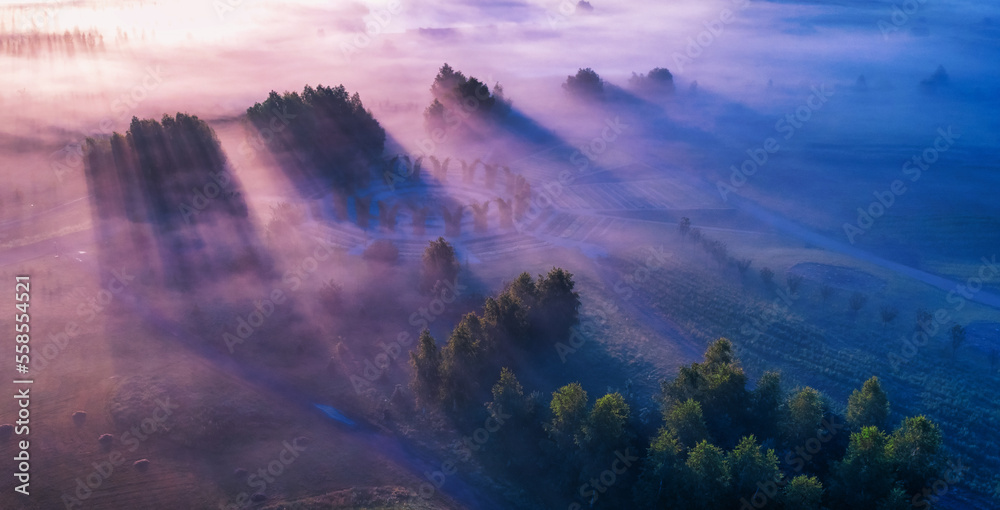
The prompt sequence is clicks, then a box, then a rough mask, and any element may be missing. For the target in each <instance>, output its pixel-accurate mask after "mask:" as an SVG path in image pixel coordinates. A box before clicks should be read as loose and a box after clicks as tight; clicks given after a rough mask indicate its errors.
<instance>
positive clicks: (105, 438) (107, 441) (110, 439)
mask: <svg viewBox="0 0 1000 510" xmlns="http://www.w3.org/2000/svg"><path fill="white" fill-rule="evenodd" d="M97 442H98V443H101V446H104V447H108V448H110V447H111V443H114V442H115V436H112V435H111V434H101V437H99V438H97Z"/></svg>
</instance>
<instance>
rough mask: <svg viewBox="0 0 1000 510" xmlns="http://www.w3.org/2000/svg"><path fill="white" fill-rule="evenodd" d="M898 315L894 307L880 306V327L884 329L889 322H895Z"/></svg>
mask: <svg viewBox="0 0 1000 510" xmlns="http://www.w3.org/2000/svg"><path fill="white" fill-rule="evenodd" d="M898 315H899V310H898V309H896V307H895V306H891V305H882V308H880V309H879V316H881V317H882V327H883V328H885V327H886V326H888V325H889V323H890V322H892V321H894V320H896V317H897V316H898Z"/></svg>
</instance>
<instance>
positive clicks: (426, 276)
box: [420, 237, 461, 292]
mask: <svg viewBox="0 0 1000 510" xmlns="http://www.w3.org/2000/svg"><path fill="white" fill-rule="evenodd" d="M460 268H461V265H460V264H459V263H458V257H457V256H456V255H455V248H454V247H452V245H451V244H450V243H449V242H448V241H445V240H444V238H443V237H439V238H437V240H435V241H431V242H430V243H428V245H427V248H426V249H424V255H423V265H422V266H421V272H420V288H421V290H423V291H424V292H432V291H435V290H437V287H438V285H439V283H438V282H447V283H449V284H454V283H455V282H456V281H457V280H458V271H459V269H460Z"/></svg>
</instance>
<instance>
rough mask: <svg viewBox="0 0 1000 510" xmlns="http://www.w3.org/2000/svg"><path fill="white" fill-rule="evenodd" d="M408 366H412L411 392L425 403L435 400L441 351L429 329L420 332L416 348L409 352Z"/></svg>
mask: <svg viewBox="0 0 1000 510" xmlns="http://www.w3.org/2000/svg"><path fill="white" fill-rule="evenodd" d="M410 366H412V367H413V381H412V382H411V388H413V393H414V394H416V395H417V398H418V399H420V400H422V401H423V402H425V403H426V402H435V401H437V399H438V398H439V397H440V394H441V393H440V392H441V353H440V352H439V351H438V348H437V345H436V344H435V342H434V337H432V336H431V333H430V331H428V330H426V329H425V330H423V331H421V332H420V339H419V340H418V341H417V348H416V349H415V350H413V351H412V352H410Z"/></svg>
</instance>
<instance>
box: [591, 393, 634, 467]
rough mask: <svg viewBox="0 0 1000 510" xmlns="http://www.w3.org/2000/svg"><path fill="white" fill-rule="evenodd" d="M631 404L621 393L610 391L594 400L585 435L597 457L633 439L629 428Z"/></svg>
mask: <svg viewBox="0 0 1000 510" xmlns="http://www.w3.org/2000/svg"><path fill="white" fill-rule="evenodd" d="M629 413H630V410H629V405H628V403H626V402H625V397H622V395H621V394H620V393H617V392H616V393H609V394H607V395H604V396H603V397H601V398H599V399H597V401H596V402H594V408H593V409H591V410H590V415H589V416H588V417H587V421H586V424H585V426H584V431H583V436H584V439H585V441H586V443H587V445H588V446H589V448H590V450H591V452H592V453H593V454H594V456H595V457H601V460H602V461H603V457H604V456H605V455H604V454H605V453H607V452H611V451H613V450H615V449H618V448H619V447H624V446H626V445H627V444H628V442H629V441H630V440H631V431H630V430H629V429H628V426H627V425H628V420H629Z"/></svg>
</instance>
